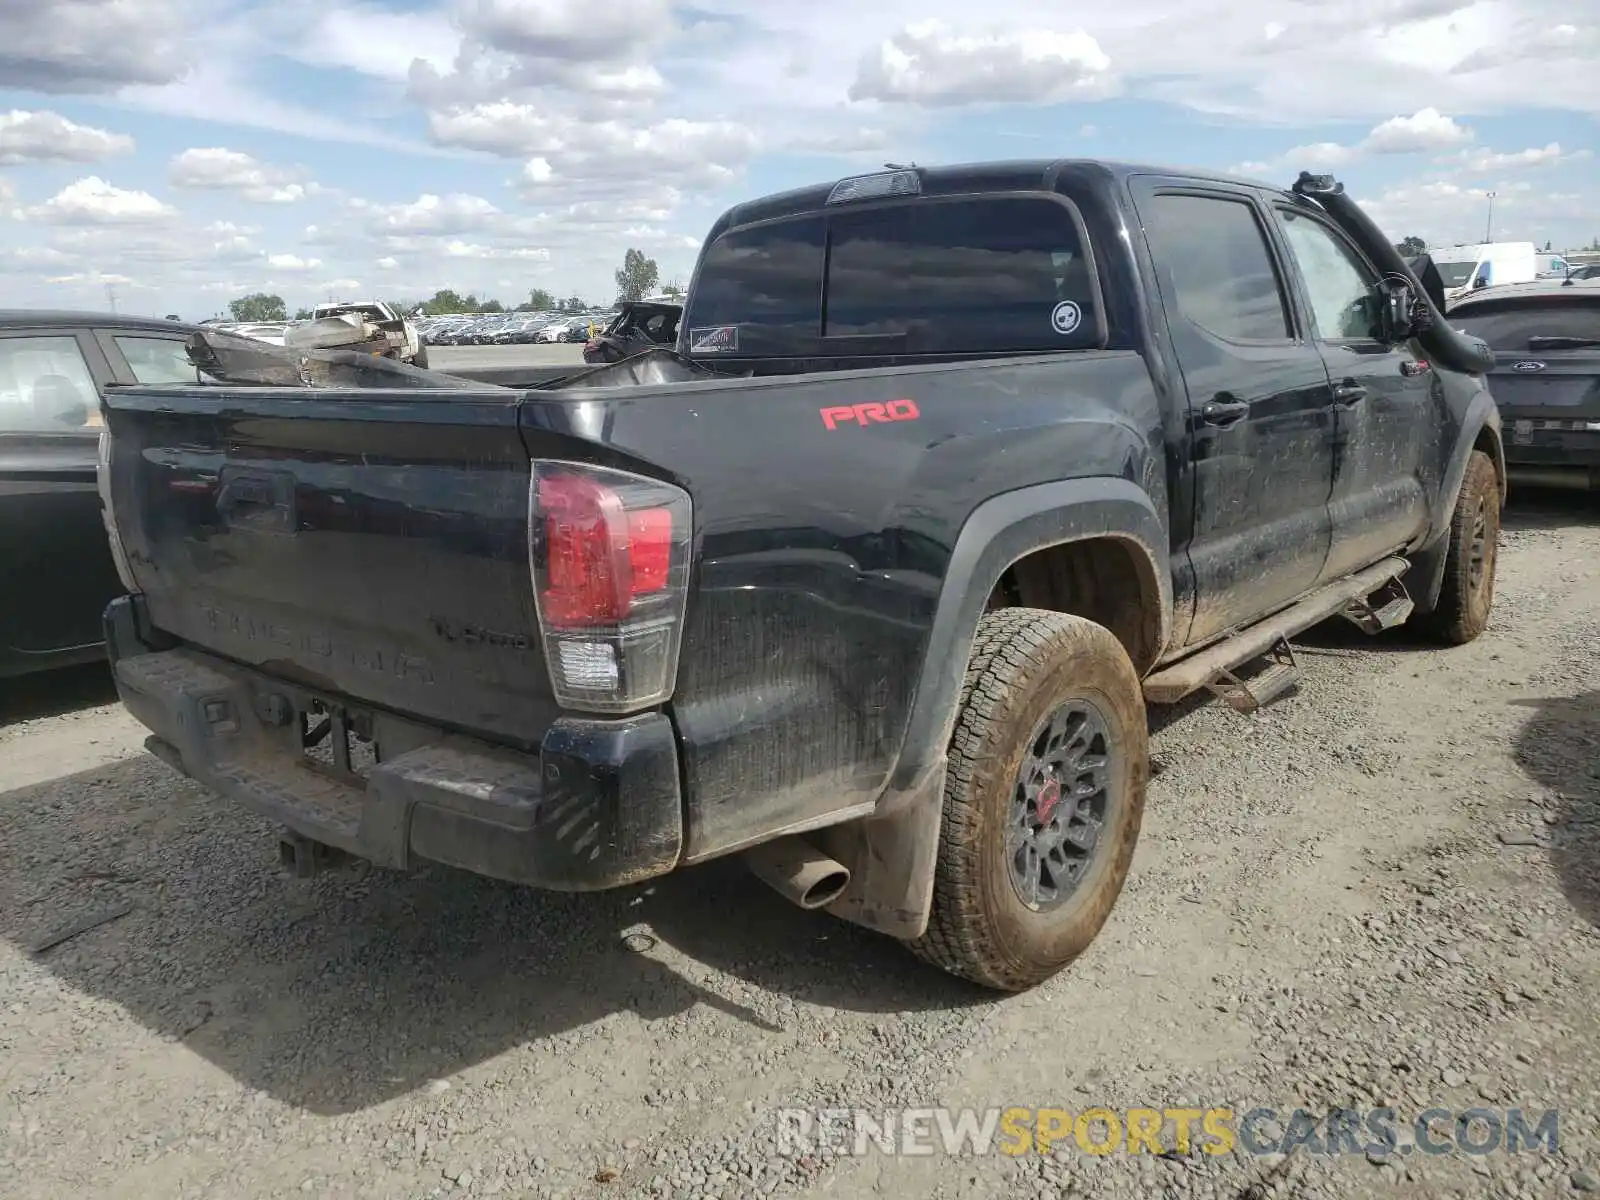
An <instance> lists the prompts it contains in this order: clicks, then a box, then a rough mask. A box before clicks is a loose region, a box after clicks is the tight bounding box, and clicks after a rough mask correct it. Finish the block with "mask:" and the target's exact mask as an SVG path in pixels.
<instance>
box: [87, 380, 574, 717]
mask: <svg viewBox="0 0 1600 1200" xmlns="http://www.w3.org/2000/svg"><path fill="white" fill-rule="evenodd" d="M517 400H518V396H517V395H516V394H515V393H507V392H504V391H496V392H490V391H487V390H486V391H484V392H482V393H478V392H471V391H468V392H450V393H444V394H439V393H426V392H419V391H405V392H399V391H388V390H382V391H379V390H363V391H362V392H360V393H357V394H352V393H351V392H348V391H346V392H339V393H333V392H328V391H320V392H319V391H311V390H305V391H301V390H298V389H287V388H206V389H203V390H202V389H177V388H148V389H140V388H130V389H114V390H113V391H112V392H111V394H110V395H108V397H107V405H108V410H109V411H108V422H107V423H108V429H109V433H110V467H109V484H110V498H111V504H112V508H113V510H114V516H115V522H116V525H117V528H118V531H119V532H120V534H121V537H122V544H123V547H124V550H125V552H126V555H127V559H128V563H129V567H130V569H131V571H132V574H133V576H134V579H135V581H136V582H137V584H138V587H139V589H140V590H141V591H142V592H143V593H144V595H145V597H146V600H147V603H148V606H149V613H150V618H151V620H152V621H153V623H154V624H155V625H156V626H157V627H158V628H160V629H162V630H165V631H166V632H168V633H170V634H173V635H175V636H176V637H178V638H181V639H183V640H184V641H186V642H190V643H193V644H195V645H197V646H200V647H203V648H205V649H206V650H209V651H212V652H214V653H216V654H220V655H223V656H225V657H228V658H231V659H234V660H236V661H239V662H242V663H246V664H249V665H251V666H254V667H257V668H259V669H261V670H262V671H265V672H267V673H269V674H273V675H276V676H279V677H281V678H285V679H289V680H293V681H294V682H297V683H299V684H301V685H302V686H303V687H305V688H307V689H311V690H314V691H318V692H322V693H326V694H328V695H330V696H343V697H349V698H354V699H357V700H361V701H365V702H367V703H369V704H372V705H375V706H378V707H382V708H388V709H391V710H394V711H396V712H400V713H404V714H407V715H410V716H414V717H420V718H425V719H427V720H430V721H433V722H436V723H438V724H440V725H442V726H445V727H447V728H457V729H464V730H470V731H473V732H476V733H481V734H486V735H491V736H494V737H497V738H499V739H503V740H507V741H511V742H514V743H517V744H520V745H530V746H531V745H534V744H536V743H537V741H538V738H539V736H540V734H541V733H542V731H543V729H544V728H545V726H546V725H547V724H548V723H549V721H550V720H551V719H552V718H553V716H554V704H553V701H552V699H551V693H550V684H549V679H548V676H547V674H546V671H545V668H544V662H543V659H542V657H541V654H540V651H539V639H538V636H537V625H536V623H535V615H534V605H533V596H532V592H531V586H530V580H529V568H528V539H527V512H528V482H529V466H528V460H527V455H526V454H525V452H524V450H523V446H522V442H521V440H520V438H519V436H518V433H517Z"/></svg>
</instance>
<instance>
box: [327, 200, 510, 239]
mask: <svg viewBox="0 0 1600 1200" xmlns="http://www.w3.org/2000/svg"><path fill="white" fill-rule="evenodd" d="M356 210H357V211H358V212H362V213H363V214H364V219H365V220H366V221H368V222H370V223H371V227H372V228H374V229H375V230H378V231H381V232H385V233H390V234H420V235H424V236H426V235H436V234H458V233H469V232H471V231H472V230H474V229H481V228H483V227H484V226H485V225H487V224H489V223H490V222H492V221H493V220H494V219H495V218H496V217H498V216H500V215H501V213H500V210H499V209H498V208H496V207H495V206H494V205H493V204H490V203H489V201H487V200H485V199H484V198H483V197H482V196H470V195H467V194H465V193H461V192H452V193H451V194H450V195H447V196H435V195H433V194H432V193H424V194H423V195H421V196H418V197H417V198H416V199H415V200H413V201H412V202H410V203H409V204H391V205H367V204H364V203H359V202H358V204H357V205H356Z"/></svg>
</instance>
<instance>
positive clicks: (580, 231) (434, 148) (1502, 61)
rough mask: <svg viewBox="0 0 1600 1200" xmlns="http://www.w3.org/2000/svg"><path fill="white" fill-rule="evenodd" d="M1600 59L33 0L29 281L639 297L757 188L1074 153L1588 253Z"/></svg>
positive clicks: (1560, 53)
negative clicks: (1230, 175)
mask: <svg viewBox="0 0 1600 1200" xmlns="http://www.w3.org/2000/svg"><path fill="white" fill-rule="evenodd" d="M1597 64H1600V0H1481V2H1479V3H1475V4H1462V3H1459V2H1457V0H1270V2H1269V0H1120V3H1117V4H1115V5H1105V4H1096V5H1087V4H1082V3H1071V2H1068V0H1052V2H1050V3H1043V2H1036V0H1013V2H1011V3H1009V4H1006V5H1004V6H991V5H985V4H973V3H972V2H971V0H961V2H960V3H957V2H956V0H874V2H873V3H871V4H863V3H861V2H860V0H809V2H807V3H795V2H794V0H782V2H781V3H780V2H779V0H694V3H692V4H675V3H671V2H670V0H629V2H627V3H615V2H611V3H607V2H605V0H50V2H49V3H38V4H21V3H18V4H6V5H5V6H4V8H3V10H0V272H3V274H4V280H3V286H4V288H5V291H6V294H7V297H8V299H7V301H6V304H7V306H8V307H31V306H46V305H47V306H53V307H71V308H93V309H102V310H103V309H106V308H108V307H112V306H114V307H115V308H116V309H117V310H118V311H121V312H137V313H150V314H157V315H160V314H165V313H176V314H179V315H181V316H183V317H184V318H186V319H191V320H195V319H200V318H203V317H207V316H211V315H215V314H217V313H220V312H222V311H223V310H224V309H225V308H226V305H227V302H228V301H229V300H230V299H232V298H235V297H238V296H242V295H245V294H247V293H250V292H256V291H267V292H272V293H276V294H278V295H281V296H282V297H283V298H284V299H285V300H286V301H287V302H288V304H289V306H290V308H291V310H292V309H294V308H296V307H300V306H304V305H310V304H312V303H314V302H318V301H322V300H326V299H329V298H330V297H331V298H336V299H357V298H362V297H367V296H381V297H385V298H392V299H411V298H419V299H420V298H426V297H428V296H431V295H432V294H433V293H434V292H435V291H437V290H439V289H441V288H452V289H455V290H457V291H459V292H462V293H466V292H469V291H471V292H475V293H476V294H478V295H479V296H492V297H494V298H496V299H499V300H501V301H502V302H504V303H507V304H515V303H518V302H520V301H523V300H526V299H527V297H528V294H529V292H530V290H532V289H534V288H543V289H546V290H548V291H551V292H553V293H555V294H556V295H557V296H560V297H565V296H569V295H574V294H576V295H578V296H580V297H582V298H584V299H586V300H588V301H591V302H594V303H606V302H609V301H610V300H611V299H612V298H613V297H614V296H615V294H616V288H615V285H614V283H613V280H612V273H613V271H614V270H615V269H616V268H617V267H618V266H619V265H620V264H621V261H622V256H623V253H624V251H625V250H626V249H627V248H629V247H637V248H639V249H641V250H643V251H644V252H645V253H646V254H647V255H649V256H650V257H652V258H654V259H655V260H656V261H657V263H658V264H659V265H660V270H661V281H662V282H663V283H667V282H673V281H677V282H685V281H687V279H688V276H689V275H690V273H691V272H692V270H693V266H694V259H695V254H696V251H697V249H698V247H699V244H700V239H701V236H702V235H703V233H704V231H705V230H706V229H707V228H709V226H710V225H711V223H712V222H713V221H714V220H715V219H716V217H717V216H718V214H720V213H721V212H722V211H723V210H724V209H726V208H727V207H728V206H729V205H731V204H734V203H736V202H738V201H740V200H742V199H749V198H751V197H754V196H758V195H763V194H766V193H769V192H774V191H779V190H782V189H785V188H790V187H795V186H799V185H802V184H807V183H816V182H820V181H824V180H831V179H835V178H839V177H841V176H845V175H850V174H855V173H859V172H863V171H869V170H873V169H876V168H879V167H881V165H882V164H883V163H885V162H908V161H910V162H916V163H920V164H925V165H931V164H936V163H955V162H963V161H974V160H977V161H983V160H994V159H1005V158H1043V157H1090V158H1111V159H1122V160H1132V161H1137V162H1146V163H1152V164H1159V165H1166V166H1180V167H1181V166H1192V167H1204V168H1209V169H1221V170H1229V171H1233V172H1236V173H1239V174H1244V175H1248V176H1251V177H1254V178H1260V179H1264V180H1268V181H1272V182H1276V183H1280V184H1288V183H1289V182H1291V181H1292V180H1293V178H1294V177H1295V175H1296V174H1297V173H1298V172H1299V171H1300V170H1302V169H1311V170H1329V171H1332V172H1334V173H1335V174H1336V175H1338V176H1339V178H1341V179H1343V180H1344V181H1345V183H1346V185H1347V187H1348V188H1349V189H1350V190H1351V191H1352V192H1353V194H1355V195H1356V196H1357V197H1358V198H1359V199H1361V200H1362V201H1363V202H1364V203H1366V204H1367V205H1368V206H1369V209H1370V211H1371V212H1372V213H1373V215H1374V216H1375V217H1376V218H1377V220H1378V221H1379V223H1380V224H1381V225H1382V226H1383V227H1384V228H1385V229H1386V230H1387V231H1388V232H1389V233H1390V235H1391V236H1392V237H1393V238H1394V239H1395V240H1397V241H1398V240H1399V239H1401V238H1403V237H1406V236H1410V235H1416V236H1420V237H1422V238H1424V239H1425V240H1427V241H1428V242H1429V243H1430V244H1432V245H1436V246H1437V245H1450V244H1455V243H1459V242H1466V241H1477V240H1480V239H1482V238H1483V237H1484V236H1485V234H1486V232H1489V231H1491V230H1492V234H1493V236H1494V237H1496V238H1500V239H1531V240H1533V241H1536V242H1538V243H1539V244H1540V245H1541V246H1543V245H1544V244H1545V243H1546V242H1547V241H1548V242H1551V243H1553V245H1554V246H1555V248H1556V249H1558V250H1559V249H1563V248H1577V247H1580V246H1586V245H1588V244H1589V243H1590V242H1591V241H1592V240H1594V239H1595V238H1600V161H1597V157H1596V152H1597V151H1600V70H1597V69H1596V65H1597ZM1490 192H1493V193H1495V195H1494V199H1493V201H1492V202H1491V200H1490V198H1489V196H1488V193H1490ZM1491 206H1492V226H1491V223H1490V222H1491Z"/></svg>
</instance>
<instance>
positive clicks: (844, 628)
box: [523, 351, 1167, 860]
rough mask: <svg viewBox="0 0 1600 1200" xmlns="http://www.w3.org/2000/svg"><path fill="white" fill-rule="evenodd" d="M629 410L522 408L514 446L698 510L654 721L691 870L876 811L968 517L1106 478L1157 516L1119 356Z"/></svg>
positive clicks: (1156, 435)
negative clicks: (669, 766)
mask: <svg viewBox="0 0 1600 1200" xmlns="http://www.w3.org/2000/svg"><path fill="white" fill-rule="evenodd" d="M669 392H670V395H669V394H668V393H669ZM627 393H628V394H627V395H626V396H625V397H619V396H618V395H617V394H616V393H609V394H608V393H605V392H600V391H595V392H593V393H589V394H588V395H589V396H592V397H593V399H592V400H591V399H586V398H585V393H583V392H577V391H574V392H566V393H564V394H563V396H562V398H561V399H559V400H557V399H554V398H552V399H551V400H548V401H544V400H541V399H540V398H539V397H538V396H537V394H535V395H533V396H530V398H529V399H528V401H527V402H526V403H525V405H524V409H523V421H524V437H525V439H526V441H527V443H528V449H529V451H530V453H531V454H533V455H534V456H535V457H539V458H562V457H569V456H572V457H580V458H583V459H585V460H589V461H594V460H595V459H596V458H597V456H596V454H595V445H594V442H599V443H601V444H603V446H604V447H606V448H607V449H608V450H609V451H610V460H611V461H612V463H613V465H617V466H623V467H627V466H629V465H633V466H634V467H637V466H638V465H639V463H640V461H641V460H642V461H643V462H645V463H650V464H655V467H656V469H657V470H658V471H660V472H662V473H665V474H667V475H669V476H670V477H672V478H674V479H675V480H677V481H678V482H679V483H681V484H682V485H683V486H685V487H686V488H687V489H688V490H689V491H690V493H691V494H692V496H693V498H694V505H695V509H694V511H695V524H696V530H695V534H696V542H697V546H696V549H697V567H696V572H695V576H694V578H693V580H692V584H691V588H692V590H691V597H690V607H689V613H688V626H687V629H686V631H685V640H684V645H683V650H682V656H681V659H680V666H679V675H678V685H677V691H676V693H675V696H674V699H673V702H672V705H671V711H672V716H673V719H674V720H675V722H676V724H677V728H678V731H679V734H680V738H681V741H682V744H683V752H684V772H685V785H686V795H687V797H688V798H689V799H688V803H689V812H688V814H687V817H688V828H687V834H688V845H687V857H688V858H689V859H690V860H694V859H700V858H706V857H710V856H713V855H716V854H721V853H727V852H729V851H732V850H735V849H738V848H740V847H742V846H744V845H747V844H749V843H751V842H754V841H757V840H760V839H761V838H763V837H765V836H770V835H771V834H773V833H774V832H777V831H779V830H783V829H800V828H806V827H810V826H813V825H821V824H826V823H829V822H830V821H831V820H837V819H839V818H840V816H841V814H845V815H848V814H851V813H853V812H857V811H864V810H866V809H869V808H870V807H871V806H872V805H873V804H874V802H875V801H876V800H877V798H878V797H879V795H880V794H881V793H882V792H883V789H884V787H885V784H886V781H887V780H888V778H889V776H890V773H891V771H892V770H893V769H894V767H895V764H896V760H897V756H898V754H899V752H900V747H901V744H902V741H903V739H904V736H905V731H906V727H907V719H908V715H909V712H910V710H911V706H912V703H913V700H914V698H915V695H916V691H917V687H918V683H919V679H920V678H921V676H922V672H923V668H924V661H923V660H924V655H925V652H926V647H927V645H928V639H929V631H930V628H931V627H932V625H933V621H934V616H935V613H936V611H937V610H938V607H939V605H940V602H941V595H942V594H943V593H944V591H945V590H946V584H947V573H948V570H949V566H950V558H951V552H952V549H953V548H954V546H955V544H956V540H957V538H958V536H959V535H960V533H961V530H962V527H963V525H964V524H965V523H966V521H967V519H968V517H969V516H970V514H971V513H972V512H973V510H974V509H975V508H977V506H978V505H979V504H980V503H982V502H984V501H986V500H989V499H991V498H992V497H995V496H999V495H1001V494H1003V493H1006V492H1010V491H1013V490H1016V489H1021V488H1025V487H1028V486H1030V485H1033V484H1038V483H1045V482H1050V481H1056V480H1062V479H1069V478H1088V477H1110V478H1114V479H1123V480H1127V481H1129V482H1131V483H1133V484H1135V485H1136V486H1138V487H1139V488H1140V489H1142V490H1143V491H1144V492H1146V493H1147V494H1149V495H1150V497H1151V498H1152V501H1153V503H1154V506H1155V508H1156V510H1157V511H1158V512H1160V513H1162V514H1165V513H1166V512H1167V503H1166V469H1165V461H1164V456H1163V451H1162V446H1163V442H1162V436H1163V435H1162V431H1161V420H1160V414H1159V413H1158V411H1157V404H1156V399H1155V395H1154V391H1153V388H1152V386H1151V382H1150V377H1149V375H1148V373H1147V371H1146V369H1145V366H1144V361H1143V359H1142V358H1140V357H1139V356H1138V355H1136V354H1133V353H1131V352H1119V351H1098V352H1086V353H1074V354H1063V355H1057V356H1048V357H1029V358H1019V359H1010V360H988V361H983V362H966V363H960V364H950V365H933V366H926V365H925V366H915V367H903V368H896V369H890V370H882V369H879V370H874V371H845V372H837V373H831V374H827V375H815V376H805V377H791V378H782V377H780V378H772V379H752V380H732V381H716V382H712V383H691V384H676V385H671V386H670V389H661V388H630V389H627ZM897 400H899V401H904V400H909V401H911V402H912V405H913V406H914V412H915V416H914V417H912V418H909V419H901V420H893V421H882V422H879V421H868V422H867V423H865V424H862V423H859V422H857V421H855V420H845V419H843V418H840V417H835V419H834V420H833V422H832V423H833V426H834V427H833V428H829V422H828V421H826V420H825V418H824V415H823V414H824V412H826V411H828V410H832V409H840V408H849V407H850V406H853V405H856V404H861V403H879V404H884V405H886V406H887V405H888V404H889V402H891V401H897ZM574 401H577V403H574ZM895 411H898V412H901V413H905V412H908V411H913V410H912V409H908V408H907V407H906V406H905V405H903V404H902V405H899V406H896V410H895ZM575 439H581V440H575ZM591 439H593V441H591ZM598 457H599V459H600V460H601V461H607V456H606V455H605V454H602V455H600V456H598ZM988 582H989V584H990V585H992V583H993V581H992V580H991V581H988Z"/></svg>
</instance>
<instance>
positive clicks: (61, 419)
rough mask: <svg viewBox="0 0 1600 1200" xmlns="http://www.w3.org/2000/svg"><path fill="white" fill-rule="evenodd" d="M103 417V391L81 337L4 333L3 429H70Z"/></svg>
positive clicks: (0, 361) (0, 373)
mask: <svg viewBox="0 0 1600 1200" xmlns="http://www.w3.org/2000/svg"><path fill="white" fill-rule="evenodd" d="M100 423H101V422H100V393H99V391H98V390H97V389H96V387H95V385H94V377H93V376H92V375H90V374H89V365H88V364H87V363H86V362H84V360H83V351H82V350H81V349H79V347H78V339H77V338H75V337H72V336H70V335H68V336H65V337H5V338H0V433H64V432H68V431H70V430H78V429H85V428H95V427H98V426H99V425H100Z"/></svg>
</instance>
